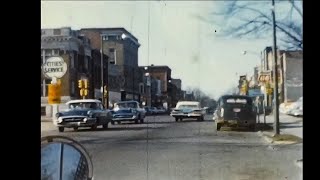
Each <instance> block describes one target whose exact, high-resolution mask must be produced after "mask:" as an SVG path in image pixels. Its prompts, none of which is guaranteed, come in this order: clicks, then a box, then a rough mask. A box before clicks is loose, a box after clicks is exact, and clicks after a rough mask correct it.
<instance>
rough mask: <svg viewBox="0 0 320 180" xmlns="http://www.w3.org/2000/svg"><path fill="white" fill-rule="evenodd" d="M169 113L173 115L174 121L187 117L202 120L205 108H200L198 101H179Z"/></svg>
mask: <svg viewBox="0 0 320 180" xmlns="http://www.w3.org/2000/svg"><path fill="white" fill-rule="evenodd" d="M170 115H171V116H172V117H174V118H175V120H176V121H179V120H180V121H182V120H183V119H189V118H194V119H197V120H198V121H203V120H204V116H205V110H204V109H203V108H201V106H200V102H198V101H179V102H178V103H177V105H176V108H174V109H173V110H172V111H171V114H170Z"/></svg>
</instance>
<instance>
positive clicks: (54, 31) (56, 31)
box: [53, 29, 61, 35]
mask: <svg viewBox="0 0 320 180" xmlns="http://www.w3.org/2000/svg"><path fill="white" fill-rule="evenodd" d="M53 35H61V29H54V30H53Z"/></svg>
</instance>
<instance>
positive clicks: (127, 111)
mask: <svg viewBox="0 0 320 180" xmlns="http://www.w3.org/2000/svg"><path fill="white" fill-rule="evenodd" d="M115 113H132V110H131V109H119V110H118V111H115Z"/></svg>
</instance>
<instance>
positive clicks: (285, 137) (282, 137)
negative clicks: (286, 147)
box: [260, 132, 303, 145]
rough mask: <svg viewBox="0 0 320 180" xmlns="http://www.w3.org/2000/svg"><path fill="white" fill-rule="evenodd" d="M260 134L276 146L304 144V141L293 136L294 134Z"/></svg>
mask: <svg viewBox="0 0 320 180" xmlns="http://www.w3.org/2000/svg"><path fill="white" fill-rule="evenodd" d="M260 134H262V136H263V137H264V139H265V140H266V141H267V142H268V143H271V144H276V145H280V144H298V143H302V141H303V139H302V138H300V137H298V136H295V135H292V134H278V135H275V134H274V133H271V132H260Z"/></svg>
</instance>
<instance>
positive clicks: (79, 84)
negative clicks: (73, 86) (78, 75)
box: [78, 79, 83, 89]
mask: <svg viewBox="0 0 320 180" xmlns="http://www.w3.org/2000/svg"><path fill="white" fill-rule="evenodd" d="M78 87H79V88H80V89H81V88H82V87H83V81H82V80H81V79H80V80H78Z"/></svg>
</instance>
